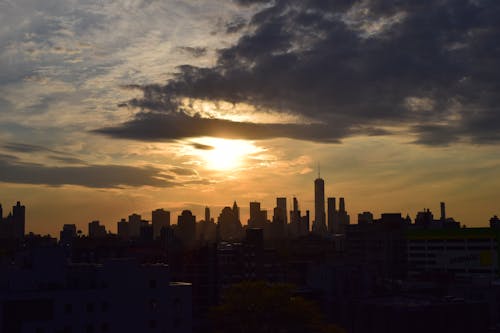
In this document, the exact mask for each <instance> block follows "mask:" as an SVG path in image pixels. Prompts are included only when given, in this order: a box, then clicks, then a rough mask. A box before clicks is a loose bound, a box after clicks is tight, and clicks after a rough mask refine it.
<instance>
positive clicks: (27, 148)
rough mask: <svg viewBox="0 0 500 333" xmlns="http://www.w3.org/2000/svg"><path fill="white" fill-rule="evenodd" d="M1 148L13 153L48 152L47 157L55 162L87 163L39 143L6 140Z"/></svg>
mask: <svg viewBox="0 0 500 333" xmlns="http://www.w3.org/2000/svg"><path fill="white" fill-rule="evenodd" d="M1 147H2V148H3V149H5V150H8V151H10V152H15V153H26V154H37V153H41V154H49V155H47V157H48V158H49V159H51V160H53V161H56V162H62V163H65V164H87V163H86V162H85V161H84V160H81V159H79V158H77V157H74V156H73V155H72V154H68V153H65V152H62V151H59V150H54V149H50V148H47V147H44V146H40V145H33V144H27V143H19V142H7V143H5V144H3V145H2V146H1Z"/></svg>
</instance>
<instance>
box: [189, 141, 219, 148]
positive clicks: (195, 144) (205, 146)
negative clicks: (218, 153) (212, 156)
mask: <svg viewBox="0 0 500 333" xmlns="http://www.w3.org/2000/svg"><path fill="white" fill-rule="evenodd" d="M191 146H192V147H193V148H196V149H199V150H214V149H215V147H214V146H210V145H205V144H203V143H199V142H193V143H191Z"/></svg>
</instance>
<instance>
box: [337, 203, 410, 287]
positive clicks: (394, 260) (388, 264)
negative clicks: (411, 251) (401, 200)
mask: <svg viewBox="0 0 500 333" xmlns="http://www.w3.org/2000/svg"><path fill="white" fill-rule="evenodd" d="M407 228H408V222H407V220H406V219H404V218H403V217H402V216H401V214H400V213H386V214H382V215H381V218H380V219H378V220H373V223H367V224H352V225H346V226H345V254H346V256H347V259H348V260H349V261H350V262H352V263H361V264H364V265H367V266H368V267H369V268H370V269H371V268H373V269H375V270H376V271H377V274H378V276H380V277H381V278H387V279H403V278H405V276H406V263H407V254H406V250H407V246H406V230H407Z"/></svg>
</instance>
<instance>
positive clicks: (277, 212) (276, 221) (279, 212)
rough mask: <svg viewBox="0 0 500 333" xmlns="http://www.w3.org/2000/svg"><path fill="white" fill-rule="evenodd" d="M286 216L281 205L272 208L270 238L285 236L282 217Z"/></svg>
mask: <svg viewBox="0 0 500 333" xmlns="http://www.w3.org/2000/svg"><path fill="white" fill-rule="evenodd" d="M285 217H286V211H283V209H282V208H281V207H279V206H278V207H275V208H274V214H273V223H272V225H271V230H270V231H271V235H270V236H271V238H273V239H282V238H285V236H286V235H285V230H286V224H285V220H284V218H285Z"/></svg>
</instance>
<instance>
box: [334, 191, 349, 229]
mask: <svg viewBox="0 0 500 333" xmlns="http://www.w3.org/2000/svg"><path fill="white" fill-rule="evenodd" d="M337 215H338V217H337V218H338V225H339V231H338V233H341V234H343V233H344V232H345V226H346V225H349V224H350V223H351V217H350V216H349V214H347V211H346V210H345V200H344V198H340V200H339V211H338V213H337Z"/></svg>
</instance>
